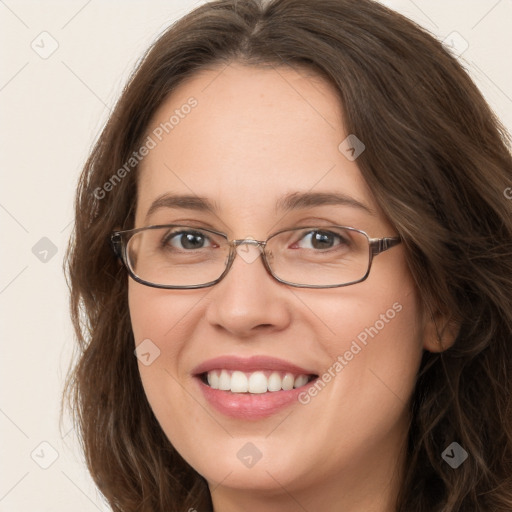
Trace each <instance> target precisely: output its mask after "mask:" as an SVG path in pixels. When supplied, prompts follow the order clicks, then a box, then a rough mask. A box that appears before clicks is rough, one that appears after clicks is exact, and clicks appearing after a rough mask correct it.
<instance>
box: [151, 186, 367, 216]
mask: <svg viewBox="0 0 512 512" xmlns="http://www.w3.org/2000/svg"><path fill="white" fill-rule="evenodd" d="M329 205H330V206H350V207H352V208H357V209H359V210H363V211H364V212H366V213H369V214H370V215H373V216H376V215H377V213H376V212H375V210H373V209H372V208H370V207H369V206H367V205H365V204H364V203H362V202H360V201H358V200H357V199H354V198H353V197H350V196H348V195H346V194H339V193H336V194H334V193H328V192H294V193H291V194H287V195H285V196H284V197H282V198H280V199H279V200H278V201H277V203H276V206H275V211H276V213H277V212H279V211H282V212H290V211H294V210H301V209H307V208H312V207H315V206H329ZM161 208H174V209H184V210H194V211H200V212H209V213H217V212H218V210H219V208H218V206H217V205H216V204H215V203H213V202H211V201H210V200H209V199H207V198H205V197H200V196H194V195H180V194H163V195H161V196H159V197H157V198H156V199H155V200H154V201H153V203H152V204H151V206H150V207H149V210H148V212H147V214H146V219H147V218H148V217H149V216H150V215H151V214H153V213H154V212H155V211H157V210H159V209H161Z"/></svg>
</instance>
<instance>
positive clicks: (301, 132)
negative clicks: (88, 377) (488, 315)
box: [129, 63, 451, 512]
mask: <svg viewBox="0 0 512 512" xmlns="http://www.w3.org/2000/svg"><path fill="white" fill-rule="evenodd" d="M191 96H193V97H194V98H196V99H197V101H198V104H197V107H195V108H194V109H193V110H192V111H191V113H190V114H188V115H187V116H184V118H183V119H180V122H179V124H177V125H176V126H175V127H174V129H173V130H172V131H171V132H170V133H169V135H167V136H165V137H163V138H162V141H159V142H158V144H157V146H156V147H155V148H154V149H152V150H151V151H150V152H149V154H148V155H147V156H146V157H145V158H144V160H143V162H142V165H141V169H140V175H139V189H138V191H139V195H138V202H137V208H136V224H135V227H142V226H147V225H155V224H165V223H177V222H191V223H194V225H201V226H204V227H213V228H214V229H217V230H219V231H222V232H225V233H226V234H228V236H229V238H230V239H244V238H247V237H253V238H255V239H258V240H265V239H266V238H267V237H268V236H269V235H270V234H272V233H274V232H276V231H277V230H279V229H283V228H286V227H293V226H294V225H298V224H301V223H304V222H308V223H309V222H311V223H314V222H315V221H324V222H325V221H329V222H331V223H333V224H342V225H349V226H353V227H355V228H358V229H362V230H364V231H366V232H367V233H368V234H369V235H370V236H371V237H383V236H394V235H396V231H395V230H394V228H393V226H392V225H391V224H390V223H389V222H388V221H387V220H386V219H385V217H384V216H383V214H382V212H381V211H380V209H379V207H378V205H377V204H376V203H375V201H374V199H373V196H372V194H371V191H370V190H369V189H368V187H367V185H366V183H365V181H364V180H363V178H362V176H361V173H360V171H359V169H358V166H357V160H356V161H353V162H351V161H349V160H348V159H347V158H346V157H345V156H344V155H343V154H342V153H341V152H340V151H339V150H338V145H339V144H340V142H341V141H343V140H344V139H345V138H346V137H347V135H348V134H347V133H346V132H345V130H344V128H343V118H342V112H341V109H340V106H339V101H338V96H337V95H336V91H335V90H334V89H333V88H332V87H331V86H330V85H329V84H328V83H327V82H325V81H323V79H321V78H320V77H318V76H314V75H312V74H311V73H310V72H307V71H305V70H296V69H295V70H294V69H292V68H289V67H280V68H275V69H273V68H268V69H257V68H253V67H246V66H244V65H242V64H239V63H231V64H230V65H229V66H227V67H226V66H225V65H222V66H219V67H217V68H212V69H209V70H203V71H201V72H200V73H198V74H196V75H194V76H193V77H192V79H191V80H189V81H188V82H186V83H185V84H182V85H181V86H180V87H179V88H178V89H176V90H175V91H173V93H172V94H171V95H170V96H169V97H168V98H167V99H166V101H165V102H164V103H163V104H162V105H161V106H160V108H159V110H158V111H157V113H156V114H155V116H154V118H153V120H152V122H151V123H150V126H149V129H148V134H151V130H153V129H154V128H155V127H156V126H158V125H159V124H160V123H161V122H164V121H166V120H168V119H169V118H170V116H171V115H172V114H173V113H174V111H175V109H179V108H180V107H181V106H182V105H183V104H185V103H186V102H187V100H188V99H189V98H190V97H191ZM366 150H371V148H367V149H366ZM309 191H314V192H333V191H335V192H338V193H344V194H347V195H349V196H350V197H352V198H355V199H357V200H358V201H360V202H362V203H364V204H365V205H367V206H368V207H369V208H370V209H372V210H373V212H374V214H370V213H368V212H366V211H364V210H363V209H361V208H355V207H352V206H347V205H336V206H332V205H331V206H325V205H324V206H316V207H312V208H307V209H301V210H297V211H293V212H289V213H286V214H284V213H280V212H276V211H275V204H276V202H277V200H278V199H279V198H280V197H282V196H283V195H285V194H288V193H292V192H309ZM166 192H169V193H170V192H172V193H183V194H192V195H198V196H201V197H206V198H208V199H210V200H211V201H212V202H215V204H216V205H217V206H218V211H217V212H216V214H213V213H208V212H201V211H194V210H191V209H174V208H172V209H171V208H161V209H159V210H157V211H155V212H154V213H153V214H151V216H149V217H148V218H146V214H147V212H148V210H149V207H150V205H151V204H152V202H153V201H154V200H155V199H156V198H157V197H159V196H160V195H162V194H163V193H166ZM395 303H398V304H399V305H400V306H401V311H400V312H399V313H397V314H396V316H395V317H394V318H393V319H392V320H390V321H389V322H387V323H386V324H385V327H384V328H383V329H381V330H380V331H379V333H378V335H376V336H375V337H374V338H369V340H368V343H367V345H366V346H364V348H363V349H362V350H361V351H360V352H359V353H358V354H357V355H356V356H355V357H354V358H353V359H352V360H351V361H350V362H349V364H347V366H346V367H345V368H344V369H343V371H341V372H340V373H339V374H337V375H336V376H335V377H334V378H333V379H332V380H331V381H330V382H329V383H328V384H327V385H326V387H325V389H323V390H322V391H321V392H319V393H318V395H317V396H315V397H314V398H312V399H311V401H310V402H309V403H308V404H307V405H302V404H300V403H294V404H293V405H292V406H290V407H287V408H285V409H284V410H282V411H280V412H278V413H277V414H274V415H272V416H270V417H269V418H265V419H260V420H256V421H247V420H242V419H235V418H229V417H226V416H224V415H222V414H221V413H219V412H217V411H216V410H215V409H213V408H212V407H211V406H210V405H209V404H208V402H207V401H206V400H205V398H204V397H203V395H202V394H201V393H200V391H199V388H198V386H197V382H196V381H195V379H194V378H193V376H192V374H191V371H192V369H193V368H194V367H195V366H197V365H198V364H199V363H201V362H203V361H205V360H207V359H210V358H213V357H217V356H221V355H238V356H243V357H248V356H252V355H269V356H274V357H278V358H281V359H285V360H287V361H290V362H291V363H294V364H296V365H298V366H302V367H306V368H314V369H317V373H319V374H320V373H322V372H323V371H326V370H327V369H328V368H329V367H332V365H333V363H334V362H335V361H336V358H337V357H338V356H339V355H343V354H344V353H345V352H346V351H347V350H348V349H349V348H350V345H351V343H352V341H353V340H354V339H356V337H357V336H358V334H360V333H361V332H362V331H364V329H365V328H366V327H369V326H372V325H374V324H375V322H376V321H377V320H379V319H380V318H381V315H382V314H385V313H386V311H387V310H389V309H390V308H392V305H393V304H395ZM129 305H130V314H131V318H132V326H133V331H134V336H135V342H136V344H139V343H140V342H141V341H142V340H144V339H147V338H149V339H150V340H152V342H153V343H154V344H155V345H157V346H158V348H159V350H160V356H159V357H158V358H157V359H156V360H155V361H154V362H153V363H152V364H151V365H149V366H144V365H142V364H141V363H139V368H140V375H141V378H142V383H143V386H144V389H145V392H146V395H147V398H148V400H149V403H150V404H151V407H152V408H153V410H154V412H155V415H156V417H157V419H158V421H159V422H160V424H161V426H162V428H163V430H164V432H165V433H166V435H167V437H168V438H169V440H170V441H171V442H172V444H173V445H174V446H175V448H176V449H177V450H178V451H179V452H180V454H181V455H182V456H183V457H184V458H185V459H186V460H187V461H188V463H189V464H190V465H191V466H192V467H193V468H194V469H196V470H197V471H198V472H199V473H200V474H201V475H202V476H204V478H205V479H206V480H207V481H208V483H209V486H210V491H211V492H212V499H213V503H214V508H215V511H216V512H231V511H235V510H236V511H239V510H244V511H247V512H253V511H254V512H255V511H261V510H267V511H270V512H272V511H277V510H279V511H280V512H287V511H290V512H291V511H303V510H323V511H334V510H336V511H340V510H344V511H350V512H363V511H364V512H392V511H393V510H394V507H393V503H394V500H395V499H396V494H397V492H398V488H399V485H400V480H401V478H402V476H403V466H404V452H403V449H402V448H403V446H404V443H405V440H406V435H407V430H408V423H409V414H408V401H409V399H410V397H411V394H412V391H413V387H414V383H415V379H416V375H417V372H418V368H419V364H420V360H421V355H422V352H423V350H425V349H427V350H432V351H434V350H438V347H439V343H438V341H439V340H438V338H437V336H436V330H435V327H434V326H433V322H432V321H431V320H430V318H431V317H430V316H429V315H426V314H425V313H424V311H423V309H422V308H421V307H420V301H419V296H418V293H417V290H416V289H415V286H414V284H413V280H412V277H411V274H410V272H409V270H408V267H407V264H406V261H405V255H404V248H403V245H399V246H397V247H395V248H393V249H390V250H388V251H387V252H384V253H382V254H380V255H378V256H377V257H376V258H375V259H374V262H373V266H372V269H371V272H370V275H369V277H368V279H367V280H366V281H364V282H361V283H358V284H356V285H353V286H348V287H345V288H334V289H304V288H292V287H290V286H287V285H284V284H281V283H279V282H277V281H275V280H274V279H273V278H272V277H271V276H270V275H269V274H268V273H267V272H266V270H265V269H264V267H263V265H262V263H261V260H260V259H259V258H258V259H257V260H256V261H254V262H251V263H247V262H246V261H244V259H242V258H241V257H239V256H237V258H236V259H235V262H234V264H233V267H232V268H231V270H230V272H229V273H228V275H227V276H226V277H225V278H224V279H223V280H222V281H221V282H220V283H218V284H216V285H215V286H213V287H210V288H203V289H196V290H162V289H155V288H150V287H147V286H144V285H141V284H138V283H136V282H135V281H133V280H132V279H130V280H129ZM270 305H271V306H270ZM438 321H440V319H438ZM450 341H451V339H448V338H447V339H443V340H442V342H443V344H444V345H445V348H446V346H447V345H448V344H449V343H450ZM247 442H251V443H253V444H254V445H255V446H256V447H257V448H258V450H259V451H260V452H261V453H262V458H261V460H259V461H258V463H257V464H256V465H254V466H253V467H252V468H247V467H246V466H245V465H243V464H242V463H241V461H240V460H239V458H238V457H237V452H238V451H239V450H240V449H241V448H242V446H244V445H245V444H246V443H247Z"/></svg>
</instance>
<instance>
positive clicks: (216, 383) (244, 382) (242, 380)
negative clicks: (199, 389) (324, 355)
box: [198, 368, 318, 395]
mask: <svg viewBox="0 0 512 512" xmlns="http://www.w3.org/2000/svg"><path fill="white" fill-rule="evenodd" d="M198 377H199V378H200V379H201V381H202V382H203V383H204V384H205V385H207V386H209V387H210V388H212V389H218V390H220V391H230V392H231V393H248V394H256V395H261V394H264V393H276V392H278V391H290V390H292V389H297V388H301V387H303V386H306V385H307V384H309V383H310V382H311V381H312V380H314V379H316V378H317V377H318V375H316V374H305V373H299V374H297V373H292V372H284V371H275V370H274V371H272V370H264V369H262V370H257V371H253V372H244V371H242V370H230V369H226V368H223V369H215V370H211V371H208V372H204V373H201V374H199V375H198Z"/></svg>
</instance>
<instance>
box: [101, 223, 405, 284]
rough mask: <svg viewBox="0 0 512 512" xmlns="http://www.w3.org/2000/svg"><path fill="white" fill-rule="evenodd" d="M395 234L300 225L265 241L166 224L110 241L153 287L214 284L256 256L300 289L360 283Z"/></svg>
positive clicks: (139, 277) (133, 270) (139, 278)
mask: <svg viewBox="0 0 512 512" xmlns="http://www.w3.org/2000/svg"><path fill="white" fill-rule="evenodd" d="M400 242H401V239H400V237H399V236H395V237H387V238H370V237H369V236H368V235H367V234H366V233H365V232H364V231H361V230H359V229H355V228H351V227H347V226H331V225H329V226H321V227H320V226H301V227H296V228H293V229H285V230H283V231H279V232H277V233H274V234H273V235H272V236H270V237H269V238H268V239H267V240H265V241H260V240H254V239H252V238H246V239H244V240H229V239H228V237H227V235H225V234H224V233H220V232H218V231H214V230H211V229H206V228H197V227H192V226H186V225H178V224H169V225H165V226H148V227H143V228H138V229H130V230H127V231H115V232H113V233H112V235H111V243H112V247H113V249H114V251H115V253H116V254H117V255H118V256H119V258H120V259H121V260H122V262H123V263H124V265H125V267H126V268H127V270H128V273H129V274H130V276H131V277H132V278H133V279H134V280H135V281H137V282H138V283H141V284H144V285H147V286H152V287H154V288H169V289H189V288H205V287H208V286H213V285H214V284H216V283H218V282H219V281H220V280H221V279H223V278H224V277H225V276H226V274H227V273H228V272H229V269H230V268H231V266H232V264H233V261H234V259H235V257H236V255H237V254H238V255H239V256H240V257H242V258H243V259H244V260H245V261H246V262H247V263H252V262H253V261H255V260H256V259H257V258H258V257H259V256H260V255H261V257H262V260H263V265H264V266H265V268H266V270H267V271H268V273H269V274H270V275H271V276H272V277H273V278H274V279H276V280H277V281H279V282H280V283H284V284H287V285H290V286H295V287H299V288H336V287H340V286H349V285H351V284H356V283H359V282H361V281H364V280H365V279H366V278H367V277H368V274H369V273H370V268H371V265H372V260H373V257H374V256H377V255H378V254H380V253H381V252H384V251H387V250H388V249H390V248H391V247H394V246H395V245H397V244H399V243H400Z"/></svg>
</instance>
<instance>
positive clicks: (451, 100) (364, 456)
mask: <svg viewBox="0 0 512 512" xmlns="http://www.w3.org/2000/svg"><path fill="white" fill-rule="evenodd" d="M508 140H509V139H507V135H506V133H505V130H504V129H503V127H502V126H501V125H500V123H499V122H498V121H497V119H496V118H495V117H494V116H493V114H492V112H491V110H490V109H489V107H488V106H487V105H486V103H485V101H484V100H483V98H482V96H481V94H480V93H479V91H478V90H477V88H476V87H475V86H474V84H473V83H472V82H471V80H470V79H469V78H468V76H467V74H466V73H465V72H464V71H463V69H462V68H461V66H460V65H459V64H458V63H457V61H456V60H455V59H454V58H453V57H452V56H451V55H450V54H449V53H448V52H447V51H446V50H445V49H444V48H443V46H442V45H441V43H439V42H438V41H436V40H435V39H434V38H433V37H432V36H430V35H429V34H427V33H426V32H425V31H423V30H422V29H421V28H419V27H418V26H416V25H415V24H413V23H412V22H410V21H408V20H407V19H405V18H403V17H402V16H400V15H398V14H396V13H394V12H392V11H390V10H388V9H386V8H384V7H383V6H381V5H379V4H377V3H375V2H372V1H370V0H364V1H357V2H356V1H354V0H319V1H316V2H308V1H307V0H273V1H270V2H260V1H257V0H247V1H243V2H237V1H235V0H220V1H215V2H210V3H208V4H206V5H203V6H201V7H199V8H197V9H196V10H195V11H193V12H192V13H190V14H189V15H187V16H185V17H184V18H183V19H181V20H180V21H179V22H177V23H175V24H174V25H173V26H172V27H170V28H169V29H168V30H167V31H166V32H165V33H164V34H163V35H162V36H161V37H160V38H159V39H158V41H157V42H156V43H155V44H154V45H153V46H152V48H151V49H150V50H149V51H148V53H147V54H146V55H145V57H144V58H143V60H142V62H141V63H140V64H139V66H138V68H137V70H136V71H135V72H134V74H133V76H132V78H131V79H130V81H129V83H128V85H127V87H126V89H125V91H124V93H123V95H122V97H121V99H120V100H119V102H118V104H117V106H116V108H115V110H114V111H113V113H112V116H111V118H110V120H109V122H108V123H107V126H106V127H105V129H104V131H103V133H102V134H101V136H100V138H99V140H98V142H97V144H96V146H95V148H94V150H93V152H92V154H91V156H90V158H89V160H88V162H87V163H86V166H85V169H84V171H83V174H82V178H81V181H80V186H79V190H78V195H77V203H76V225H75V232H74V237H73V240H72V242H71V244H70V249H69V259H68V265H69V277H70V284H71V291H72V301H71V304H72V315H73V320H74V322H75V328H76V332H77V334H78V338H79V341H80V346H81V349H82V353H81V357H80V360H79V361H78V363H77V366H76V368H75V370H74V373H73V375H72V378H71V379H70V382H69V392H70V394H71V399H72V404H73V406H74V411H75V413H76V417H77V420H78V425H79V428H80V432H81V434H82V439H83V445H84V448H85V454H86V457H87V462H88V465H89V469H90V471H91V474H92V476H93V478H94V479H95V481H96V483H97V485H98V487H99V488H100V490H101V492H102V493H103V494H104V495H105V497H106V498H107V500H108V501H109V504H110V505H111V507H112V509H113V510H115V511H135V510H137V511H152V512H155V511H168V510H173V511H174V510H197V511H206V510H215V512H228V511H233V510H244V511H260V510H265V511H274V510H279V511H296V510H308V511H313V510H325V511H331V510H332V511H334V510H336V511H339V510H346V511H351V512H359V511H369V510H372V511H376V512H394V511H400V512H409V511H412V510H414V511H429V512H432V511H443V512H455V511H476V510H478V511H489V512H491V511H492V512H497V511H506V510H511V509H512V472H511V460H512V458H511V456H512V439H511V431H512V425H511V421H512V420H511V417H510V416H511V415H510V411H511V397H512V389H511V387H512V386H511V373H510V372H511V362H512V356H511V351H512V345H511V342H512V337H511V329H512V300H511V294H510V289H511V282H512V217H511V212H512V210H511V202H510V200H509V199H507V194H506V193H505V191H506V190H507V189H508V187H510V182H511V176H512V173H511V171H512V159H511V155H510V152H509V149H508V148H509V146H508ZM84 314H85V317H84V316H83V315H84ZM134 354H135V356H134Z"/></svg>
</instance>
